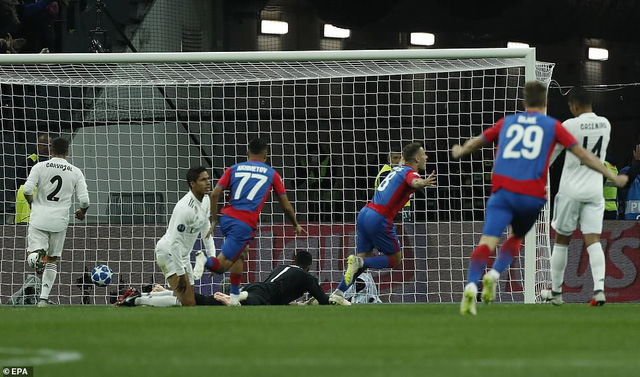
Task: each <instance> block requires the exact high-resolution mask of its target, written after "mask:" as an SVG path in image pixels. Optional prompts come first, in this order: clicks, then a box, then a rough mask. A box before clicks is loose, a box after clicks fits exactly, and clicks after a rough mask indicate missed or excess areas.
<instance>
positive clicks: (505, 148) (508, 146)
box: [482, 112, 577, 198]
mask: <svg viewBox="0 0 640 377" xmlns="http://www.w3.org/2000/svg"><path fill="white" fill-rule="evenodd" d="M482 137H483V138H484V140H485V142H487V143H493V142H495V141H496V140H497V141H498V149H497V151H496V158H495V163H494V166H493V188H492V192H496V191H498V190H499V189H501V188H504V189H506V190H508V191H511V192H515V193H518V194H524V195H530V196H535V197H540V198H546V197H547V190H546V185H547V172H548V170H549V160H550V158H551V153H552V152H553V149H554V147H555V145H556V143H560V144H562V145H563V146H564V147H565V148H569V147H571V146H573V145H575V144H577V141H576V139H575V138H574V137H573V136H571V134H570V133H569V132H568V131H567V130H566V129H565V128H564V127H563V126H562V123H560V121H558V120H557V119H554V118H552V117H550V116H547V115H544V114H541V113H536V112H522V113H518V114H514V115H509V116H506V117H504V118H502V119H500V120H499V121H498V122H497V123H496V124H495V125H494V126H493V127H491V128H489V129H487V130H485V131H484V133H483V134H482Z"/></svg>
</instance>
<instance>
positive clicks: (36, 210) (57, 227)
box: [24, 157, 89, 232]
mask: <svg viewBox="0 0 640 377" xmlns="http://www.w3.org/2000/svg"><path fill="white" fill-rule="evenodd" d="M36 186H38V191H37V192H36V195H35V196H34V198H33V203H32V204H31V220H30V223H31V225H32V226H34V227H36V228H38V229H40V230H44V231H47V232H62V231H63V230H65V229H67V225H68V224H69V208H70V207H71V205H72V204H73V193H74V192H75V193H76V195H77V197H78V201H79V202H80V208H87V207H89V193H88V191H87V183H86V182H85V180H84V175H83V174H82V172H81V171H80V169H78V168H77V167H75V166H73V165H71V164H70V163H69V162H68V161H67V160H65V159H64V158H59V157H54V158H52V159H51V160H48V161H43V162H38V163H37V164H36V165H35V166H34V167H33V168H32V169H31V172H30V173H29V177H28V178H27V182H26V183H25V184H24V193H25V195H32V194H33V190H34V189H35V187H36Z"/></svg>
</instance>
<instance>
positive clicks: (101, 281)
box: [91, 265, 113, 287]
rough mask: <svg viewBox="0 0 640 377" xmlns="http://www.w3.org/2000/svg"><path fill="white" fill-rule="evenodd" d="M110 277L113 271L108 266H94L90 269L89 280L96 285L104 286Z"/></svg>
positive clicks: (109, 281)
mask: <svg viewBox="0 0 640 377" xmlns="http://www.w3.org/2000/svg"><path fill="white" fill-rule="evenodd" d="M111 278H113V271H111V269H110V268H109V266H105V265H100V266H96V267H94V268H93V270H92V271H91V281H92V282H93V284H95V285H97V286H98V287H106V286H107V285H109V284H111Z"/></svg>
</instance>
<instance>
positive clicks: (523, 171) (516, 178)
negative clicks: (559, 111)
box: [451, 82, 628, 315]
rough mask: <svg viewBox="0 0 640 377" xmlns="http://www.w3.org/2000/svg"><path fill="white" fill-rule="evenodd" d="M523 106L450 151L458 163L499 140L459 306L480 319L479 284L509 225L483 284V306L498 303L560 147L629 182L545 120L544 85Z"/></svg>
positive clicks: (534, 86)
mask: <svg viewBox="0 0 640 377" xmlns="http://www.w3.org/2000/svg"><path fill="white" fill-rule="evenodd" d="M524 107H525V111H524V112H521V113H518V114H513V115H509V116H506V117H504V118H502V119H500V120H499V121H498V122H497V123H496V124H495V125H494V126H493V127H491V128H489V129H487V130H485V131H484V132H483V134H482V135H481V136H478V137H476V138H473V139H471V140H468V141H467V142H466V143H464V145H463V146H460V145H454V146H453V148H452V150H451V155H452V157H453V158H454V159H459V158H461V157H464V156H466V155H468V154H470V153H472V152H474V151H476V150H478V149H480V148H481V147H482V146H483V145H485V144H489V143H493V142H496V141H497V143H498V145H500V148H499V150H498V152H497V154H496V158H495V163H494V165H493V177H492V180H493V189H492V194H491V197H490V198H489V201H488V202H487V210H486V214H485V218H484V229H483V230H482V236H481V237H480V242H479V245H478V247H476V248H475V250H473V252H472V253H471V258H470V259H471V260H470V261H469V275H468V283H467V285H466V286H465V288H464V293H463V297H462V302H461V303H460V313H461V314H462V315H465V314H473V315H475V314H476V296H477V293H478V282H479V280H480V277H481V276H482V273H483V272H484V270H485V268H486V266H487V262H488V261H489V256H490V255H491V254H493V253H494V252H495V249H496V247H497V245H498V240H499V239H500V236H501V235H502V232H503V231H504V230H505V228H506V227H507V225H509V224H511V228H512V234H513V235H512V236H511V237H510V238H509V239H507V241H506V242H505V243H504V244H503V245H502V248H501V249H500V252H499V253H498V257H497V258H496V260H495V262H494V263H493V268H492V269H491V270H490V271H489V272H487V273H486V274H485V275H484V278H483V279H482V286H483V288H482V301H483V302H485V303H491V302H493V301H494V299H495V294H496V285H497V282H498V278H499V277H500V273H502V271H503V270H505V269H506V268H507V267H508V266H509V265H511V262H512V261H513V259H514V258H515V257H516V256H518V253H519V252H520V247H521V244H522V239H523V238H524V236H525V234H527V232H528V231H529V229H531V227H532V226H533V224H534V223H535V222H536V219H537V218H538V214H539V213H540V210H541V209H542V207H543V206H544V205H545V203H546V202H547V192H546V184H547V171H548V166H549V159H550V157H551V152H552V151H553V148H554V147H555V145H556V143H560V144H562V146H564V147H565V148H566V149H567V150H568V151H569V152H571V153H572V154H574V155H575V156H576V157H577V158H578V159H579V160H580V161H581V162H582V163H583V164H584V165H586V166H587V167H589V168H591V169H593V170H596V171H598V172H600V173H601V174H602V175H604V176H605V177H607V178H609V179H611V180H612V181H613V182H614V183H615V184H616V186H618V187H622V186H624V185H625V183H626V182H627V179H628V177H627V176H616V175H614V174H613V173H612V172H611V170H609V169H608V168H607V167H606V166H605V165H604V164H603V163H602V162H600V160H599V159H598V157H596V156H595V155H594V154H593V153H591V152H588V151H587V150H586V149H584V148H583V147H581V146H580V145H579V144H578V142H577V141H576V139H575V138H574V137H573V136H572V135H571V134H570V133H569V132H568V131H567V130H566V129H565V128H564V127H563V126H562V124H561V123H560V122H559V121H558V120H556V119H554V118H552V117H549V116H547V115H545V110H546V107H547V88H546V87H545V86H544V85H543V84H541V83H539V82H528V83H526V84H525V87H524ZM600 185H601V183H600Z"/></svg>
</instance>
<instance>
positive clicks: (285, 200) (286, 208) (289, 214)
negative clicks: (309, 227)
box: [278, 195, 307, 235]
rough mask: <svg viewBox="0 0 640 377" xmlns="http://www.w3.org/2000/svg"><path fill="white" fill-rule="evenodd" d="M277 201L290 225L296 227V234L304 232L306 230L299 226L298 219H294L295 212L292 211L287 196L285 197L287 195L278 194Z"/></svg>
mask: <svg viewBox="0 0 640 377" xmlns="http://www.w3.org/2000/svg"><path fill="white" fill-rule="evenodd" d="M278 202H280V206H281V207H282V210H283V211H284V214H285V215H286V216H287V218H288V219H289V222H291V225H293V227H294V228H296V234H297V235H302V234H306V233H307V232H306V231H305V230H304V228H303V227H301V226H300V224H298V220H297V219H296V213H295V212H294V210H293V206H292V205H291V203H290V202H289V198H287V195H278Z"/></svg>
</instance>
